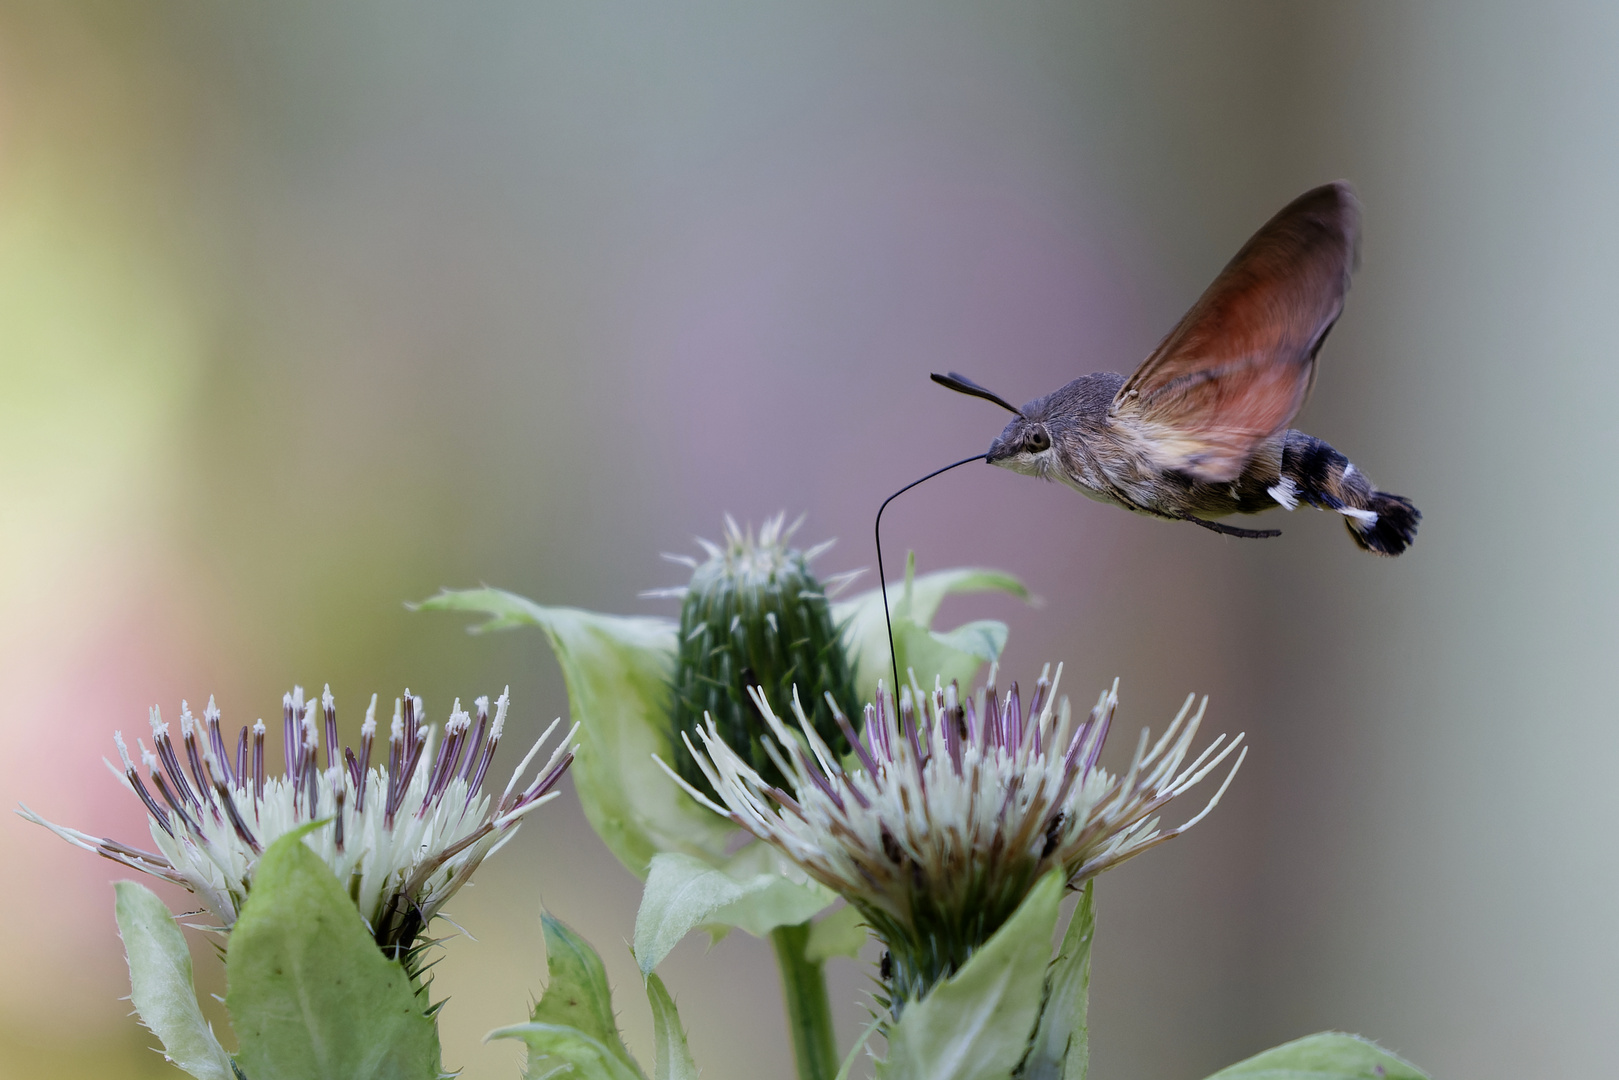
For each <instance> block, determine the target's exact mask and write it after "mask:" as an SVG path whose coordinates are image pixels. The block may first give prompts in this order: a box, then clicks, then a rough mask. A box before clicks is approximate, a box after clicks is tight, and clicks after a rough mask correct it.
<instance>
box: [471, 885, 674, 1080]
mask: <svg viewBox="0 0 1619 1080" xmlns="http://www.w3.org/2000/svg"><path fill="white" fill-rule="evenodd" d="M541 922H542V925H543V927H544V930H545V965H546V970H547V975H548V979H547V982H546V985H545V993H544V994H542V995H541V996H540V1000H539V1002H538V1003H537V1004H536V1005H535V1006H534V1011H533V1014H532V1015H531V1016H530V1018H529V1021H528V1023H526V1024H514V1025H512V1026H511V1027H505V1028H501V1029H499V1030H498V1031H492V1032H490V1033H489V1038H491V1039H521V1040H522V1041H523V1042H524V1043H525V1044H526V1045H527V1046H528V1067H527V1069H526V1070H525V1071H524V1076H526V1077H529V1078H531V1080H540V1078H541V1077H553V1076H567V1077H570V1078H572V1080H646V1074H645V1073H644V1072H642V1071H641V1067H640V1065H638V1064H637V1063H636V1061H635V1058H633V1057H632V1056H631V1055H630V1051H629V1048H628V1047H626V1046H625V1045H624V1037H623V1036H622V1035H621V1034H619V1030H618V1020H617V1018H616V1017H615V1015H614V1012H613V991H612V988H611V987H609V986H608V985H607V969H606V968H604V967H603V966H602V962H601V957H600V956H598V955H597V953H596V950H595V949H593V948H591V946H590V942H588V941H586V940H585V939H584V938H582V937H580V936H579V935H578V934H576V933H574V932H573V931H572V930H570V929H569V928H568V927H567V926H566V925H564V924H563V923H562V922H561V920H559V919H556V918H554V917H552V916H551V915H549V914H546V915H543V916H542V917H541ZM646 992H647V1000H648V1002H649V1003H650V1004H651V1006H652V1028H653V1036H654V1042H655V1045H656V1054H657V1057H656V1060H655V1061H654V1062H653V1069H652V1075H653V1077H654V1078H655V1080H696V1077H697V1066H696V1065H695V1064H694V1063H693V1062H692V1059H691V1052H690V1051H689V1050H687V1048H686V1033H685V1031H684V1030H683V1029H682V1028H681V1026H680V1014H679V1013H678V1012H676V1010H675V1003H674V1000H673V999H672V998H671V997H670V996H669V991H668V990H666V989H665V988H664V985H663V982H662V981H661V980H660V979H659V978H658V977H657V976H656V975H649V976H648V977H647V987H646Z"/></svg>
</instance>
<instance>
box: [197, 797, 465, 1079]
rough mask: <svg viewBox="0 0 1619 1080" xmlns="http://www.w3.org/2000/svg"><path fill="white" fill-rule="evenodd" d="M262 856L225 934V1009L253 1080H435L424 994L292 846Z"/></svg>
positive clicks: (312, 859) (295, 837) (323, 874)
mask: <svg viewBox="0 0 1619 1080" xmlns="http://www.w3.org/2000/svg"><path fill="white" fill-rule="evenodd" d="M309 828H311V826H306V827H305V828H304V829H301V830H298V831H296V832H292V833H288V834H287V835H286V836H283V837H282V838H281V839H279V840H277V841H276V842H275V843H274V844H272V845H270V847H269V849H268V850H267V851H265V853H264V858H263V859H262V860H261V861H260V863H259V867H258V872H257V874H256V875H255V877H254V879H253V891H252V893H251V894H250V895H249V896H248V900H247V904H246V905H245V906H244V907H243V908H242V914H241V918H239V919H238V920H237V922H236V928H235V929H234V930H232V931H231V937H230V950H229V952H228V953H227V954H226V956H225V975H226V979H227V981H228V985H229V990H228V991H227V993H226V996H225V1004H226V1006H227V1007H228V1008H229V1009H230V1014H231V1023H232V1026H234V1027H235V1029H236V1037H237V1039H238V1040H239V1042H240V1044H241V1049H240V1050H239V1051H238V1053H237V1062H238V1063H239V1064H240V1066H241V1069H242V1072H243V1073H245V1074H246V1075H247V1076H248V1077H251V1078H252V1080H437V1077H438V1076H439V1072H440V1070H439V1046H438V1030H437V1027H436V1026H435V1024H434V1022H433V1018H432V1010H431V1009H430V1008H429V1006H428V1003H427V992H426V989H425V987H422V986H418V985H415V984H413V983H412V980H411V978H410V976H409V975H408V974H407V973H406V971H405V968H404V965H403V964H401V963H399V962H398V961H396V960H388V959H385V958H384V957H383V955H382V953H381V952H380V951H379V950H378V949H377V946H376V942H374V941H373V940H372V939H371V935H370V934H369V933H367V932H366V928H365V924H364V923H363V922H362V921H361V920H360V918H359V917H358V916H357V915H356V914H355V911H354V902H353V901H352V900H350V899H349V897H348V894H347V893H345V892H344V891H343V887H342V886H341V885H339V884H338V881H337V878H335V877H333V876H332V872H331V871H330V870H329V869H327V867H326V864H325V863H323V862H322V861H321V860H320V857H319V856H317V855H316V854H315V853H314V852H313V851H311V850H309V848H308V847H307V846H306V845H305V844H304V842H303V835H302V834H303V833H304V832H307V831H308V829H309Z"/></svg>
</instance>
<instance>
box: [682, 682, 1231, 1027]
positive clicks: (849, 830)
mask: <svg viewBox="0 0 1619 1080" xmlns="http://www.w3.org/2000/svg"><path fill="white" fill-rule="evenodd" d="M1060 673H1061V669H1060V668H1059V669H1058V674H1059V677H1060ZM789 700H791V702H792V711H793V714H794V716H795V717H796V718H797V721H798V723H797V724H796V725H795V726H796V730H795V729H794V727H793V726H789V725H788V723H786V722H784V721H783V720H781V719H779V718H778V717H777V716H776V715H775V713H774V712H773V711H771V709H770V707H769V704H768V702H767V701H766V700H765V699H764V697H763V696H762V695H756V701H757V702H758V705H759V707H760V710H761V711H762V713H763V715H764V717H765V720H766V721H767V723H768V724H769V725H770V729H771V732H772V735H773V737H774V745H773V746H772V747H771V749H772V750H773V751H774V753H773V757H774V759H775V760H777V761H779V762H780V763H781V766H782V768H783V770H791V774H792V775H791V777H790V778H789V783H788V785H786V786H785V787H783V786H778V785H776V784H773V783H771V782H770V781H768V780H766V779H765V778H764V777H763V776H761V775H760V773H759V772H758V771H757V770H755V769H754V768H753V767H752V766H751V765H750V764H749V763H748V762H747V761H746V760H745V759H744V758H743V757H742V756H741V755H739V754H738V753H736V752H734V751H733V749H732V748H731V746H730V745H729V743H728V742H727V741H726V739H725V737H724V735H723V734H722V733H721V732H720V731H719V730H718V729H717V727H715V726H714V725H712V724H711V725H709V726H708V727H707V728H705V729H701V730H699V731H698V733H697V739H696V740H695V742H696V743H698V744H700V749H699V748H696V747H693V748H692V753H693V756H695V757H696V758H697V761H698V764H699V765H700V766H701V767H702V769H703V772H704V775H705V777H706V778H707V780H708V783H709V786H710V787H712V788H713V789H714V790H716V791H718V792H719V799H720V801H719V803H717V804H715V803H711V804H710V805H711V807H712V808H713V809H714V810H715V811H717V812H719V813H722V814H725V815H727V816H728V817H730V818H731V820H733V821H735V822H736V823H737V824H738V825H741V826H743V827H744V828H746V829H748V830H750V831H751V832H753V833H754V834H755V835H756V836H758V837H760V838H761V839H763V840H766V841H768V842H769V843H771V844H773V845H774V846H775V847H776V848H777V849H779V850H780V851H781V852H782V853H783V854H784V855H786V856H787V857H788V858H790V859H792V860H793V861H794V862H795V863H797V864H798V865H799V866H800V867H801V868H802V869H803V870H804V871H805V872H807V873H808V874H809V875H810V876H811V877H812V878H814V879H816V880H817V881H819V882H821V883H822V884H823V885H825V886H827V887H828V888H830V889H832V890H834V891H835V892H837V893H839V894H841V895H842V896H843V897H844V898H845V899H846V900H848V901H849V903H850V904H852V905H854V907H856V908H857V909H859V911H860V914H861V916H862V917H863V918H864V920H865V922H866V923H867V924H868V925H869V926H870V927H871V928H872V930H873V931H874V932H875V933H876V935H877V936H878V937H879V938H880V939H882V942H883V944H884V945H885V946H886V947H887V948H888V950H889V953H890V956H889V958H888V960H887V961H886V962H885V965H884V966H885V971H884V981H885V982H886V983H887V984H888V987H889V990H890V1003H891V1005H892V1007H893V1010H894V1014H895V1015H896V1016H897V1015H898V1014H899V1011H900V1009H901V1008H902V1007H903V1006H904V1003H905V1002H907V1001H915V1000H918V999H920V998H921V997H923V996H925V995H926V994H927V993H928V992H929V990H931V989H932V988H933V987H934V986H935V985H936V984H938V983H939V982H940V981H941V980H942V979H945V978H947V977H949V976H950V975H951V974H953V973H954V972H956V971H958V970H960V968H961V967H962V965H963V964H965V963H966V962H967V960H968V958H969V957H971V956H972V954H973V953H974V952H975V951H976V950H977V949H978V948H979V947H981V946H982V945H983V944H984V943H985V942H987V941H988V940H989V938H990V937H991V936H992V935H993V934H994V933H995V932H996V931H997V930H998V929H1000V927H1001V926H1002V925H1004V924H1005V923H1006V922H1007V921H1008V920H1009V919H1010V918H1011V917H1012V915H1013V913H1014V912H1015V911H1016V910H1017V909H1018V907H1019V906H1020V905H1021V904H1022V903H1023V901H1024V899H1025V898H1026V897H1027V896H1028V895H1029V893H1030V890H1032V889H1033V888H1034V886H1035V884H1036V883H1037V882H1038V881H1040V880H1041V879H1042V878H1043V877H1044V876H1045V875H1046V874H1047V873H1049V872H1050V871H1052V870H1056V869H1060V870H1061V872H1062V874H1063V876H1064V877H1065V878H1066V879H1067V881H1068V883H1069V885H1070V886H1071V887H1077V886H1079V885H1080V884H1082V883H1083V882H1085V881H1087V880H1089V879H1090V878H1093V877H1095V876H1096V875H1097V874H1100V873H1101V872H1102V871H1104V870H1107V869H1109V868H1110V867H1113V866H1116V865H1118V864H1119V863H1121V862H1123V861H1125V860H1126V859H1129V858H1131V857H1132V856H1135V855H1138V854H1140V853H1141V852H1143V851H1145V850H1147V849H1148V848H1151V847H1154V846H1156V845H1157V844H1160V843H1162V842H1163V841H1165V840H1168V839H1170V838H1171V837H1174V836H1177V835H1179V834H1180V833H1183V832H1185V831H1186V830H1187V829H1188V828H1190V827H1191V826H1192V825H1193V824H1195V823H1196V822H1197V821H1199V820H1201V819H1202V817H1203V816H1204V815H1205V814H1207V813H1208V812H1209V811H1210V810H1212V809H1213V808H1214V805H1215V803H1217V802H1218V801H1219V799H1220V796H1221V795H1222V794H1223V793H1224V792H1225V786H1226V784H1229V783H1230V781H1231V777H1232V776H1233V775H1235V773H1236V769H1237V767H1238V766H1239V765H1241V763H1242V753H1245V752H1246V751H1245V750H1242V751H1240V752H1239V748H1240V746H1241V743H1242V736H1240V735H1239V736H1238V737H1237V738H1235V739H1230V740H1228V739H1226V737H1225V736H1223V735H1222V736H1220V737H1218V738H1216V739H1215V740H1214V741H1213V742H1212V743H1211V744H1210V745H1209V746H1208V747H1206V748H1205V749H1204V750H1203V751H1202V752H1201V753H1199V754H1197V755H1195V756H1193V755H1192V754H1191V749H1192V745H1193V741H1194V740H1195V738H1196V736H1197V732H1198V728H1199V727H1200V725H1201V721H1202V718H1203V710H1202V709H1201V708H1199V709H1198V710H1197V711H1196V712H1195V713H1194V712H1193V711H1192V708H1191V706H1192V699H1191V698H1188V699H1187V703H1186V706H1185V707H1183V708H1182V710H1181V712H1180V715H1179V716H1177V717H1176V718H1175V720H1174V721H1173V722H1172V723H1171V724H1170V725H1169V728H1168V730H1167V731H1165V732H1164V734H1163V735H1162V736H1160V737H1159V738H1158V739H1157V740H1156V741H1152V740H1150V739H1149V737H1148V734H1147V732H1145V731H1143V732H1142V733H1141V739H1140V742H1139V743H1138V745H1137V748H1136V753H1135V756H1134V757H1133V758H1132V760H1131V762H1130V765H1129V767H1128V768H1127V769H1126V770H1125V771H1124V772H1123V773H1122V774H1114V773H1111V772H1109V771H1108V770H1107V769H1106V768H1104V767H1103V766H1102V765H1101V764H1099V761H1098V759H1099V757H1100V755H1101V751H1102V746H1103V743H1104V742H1105V740H1106V738H1107V734H1108V730H1109V728H1110V727H1111V726H1112V720H1113V714H1114V710H1115V709H1116V708H1117V706H1118V697H1117V695H1116V692H1115V691H1113V690H1109V691H1108V692H1106V693H1104V694H1103V695H1102V696H1101V698H1100V700H1098V702H1097V704H1096V707H1095V708H1094V709H1093V710H1092V711H1091V713H1090V715H1089V716H1088V717H1086V718H1083V719H1081V718H1079V717H1076V716H1074V715H1073V713H1072V712H1071V710H1070V708H1069V705H1068V700H1067V699H1066V698H1065V697H1062V696H1060V695H1059V694H1058V693H1057V687H1056V679H1047V678H1046V677H1045V676H1044V675H1042V677H1041V678H1040V680H1039V682H1038V683H1037V684H1036V686H1035V692H1034V694H1033V696H1032V698H1031V699H1030V701H1029V703H1028V707H1027V708H1025V707H1024V705H1023V703H1022V701H1021V699H1020V695H1019V693H1018V688H1017V685H1016V684H1015V683H1014V684H1013V686H1012V688H1011V690H1010V691H1008V692H1007V693H1006V694H1005V695H1004V696H1002V695H1000V694H998V693H997V692H996V690H995V687H994V676H993V674H992V675H991V677H990V685H989V686H987V687H985V688H984V689H982V690H980V691H979V693H977V694H976V695H971V696H966V697H962V696H960V695H958V693H957V690H956V687H955V686H954V685H952V686H950V687H936V688H935V689H934V691H933V692H932V693H931V694H924V693H923V692H922V691H921V690H920V689H919V688H918V687H916V686H915V684H914V683H913V685H912V686H911V687H909V688H907V689H906V690H904V691H903V692H902V693H901V695H900V701H899V707H898V709H897V710H896V709H895V708H894V703H893V699H892V698H890V697H887V696H886V695H884V694H883V693H882V692H881V690H879V692H878V696H877V700H876V702H875V703H874V704H872V705H868V706H867V707H866V712H865V726H864V731H863V733H862V735H863V738H862V737H857V735H856V733H855V731H854V729H853V726H852V725H851V724H850V722H849V720H848V719H847V718H846V717H844V716H843V715H842V714H835V715H834V719H835V722H837V723H838V725H839V727H840V728H841V729H842V730H843V733H844V736H845V738H846V739H847V741H848V743H849V745H850V746H851V747H852V749H853V760H852V761H850V762H847V763H846V762H845V761H844V760H843V759H842V758H841V757H840V755H837V754H835V753H833V752H832V751H831V750H830V749H829V748H828V746H827V744H826V743H825V742H824V741H823V740H822V739H821V738H820V736H819V734H818V733H817V732H816V731H815V730H814V729H813V728H812V726H811V725H810V724H809V723H808V722H807V719H806V716H805V713H804V710H803V709H802V707H801V703H800V702H801V699H798V698H790V699H789ZM1234 752H1237V760H1236V762H1235V763H1234V764H1233V765H1232V766H1231V769H1230V771H1229V772H1228V773H1227V775H1226V778H1225V781H1224V782H1223V783H1222V784H1221V786H1220V788H1219V789H1218V790H1217V791H1216V792H1215V794H1214V796H1213V798H1212V799H1210V800H1209V802H1208V804H1207V805H1206V806H1205V807H1204V808H1203V810H1202V811H1201V812H1200V813H1198V814H1196V815H1194V816H1193V817H1192V818H1191V819H1190V820H1188V821H1186V822H1184V823H1183V824H1181V825H1179V826H1177V827H1175V828H1170V829H1161V828H1160V827H1159V817H1158V814H1159V811H1161V810H1162V809H1163V808H1164V807H1165V806H1166V805H1167V804H1168V803H1169V802H1170V801H1171V800H1172V799H1174V798H1176V797H1177V796H1179V795H1181V794H1183V793H1185V792H1186V791H1187V790H1189V789H1190V788H1192V787H1194V786H1196V785H1197V784H1198V783H1199V782H1201V781H1202V780H1203V779H1204V778H1205V777H1207V776H1208V775H1209V774H1210V773H1211V772H1212V771H1214V770H1215V769H1216V768H1218V767H1219V766H1220V765H1221V763H1222V762H1223V761H1225V760H1226V759H1227V758H1228V757H1229V756H1230V755H1232V754H1233V753H1234ZM694 794H696V793H695V792H694ZM699 797H700V796H699Z"/></svg>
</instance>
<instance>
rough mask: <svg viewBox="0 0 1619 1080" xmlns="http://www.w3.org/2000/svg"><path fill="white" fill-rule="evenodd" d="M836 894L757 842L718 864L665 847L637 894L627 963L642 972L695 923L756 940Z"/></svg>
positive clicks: (805, 917) (807, 916)
mask: <svg viewBox="0 0 1619 1080" xmlns="http://www.w3.org/2000/svg"><path fill="white" fill-rule="evenodd" d="M836 899H837V897H836V896H835V895H834V894H833V893H832V892H831V890H829V889H827V888H825V887H824V886H822V885H820V884H817V883H816V882H813V881H810V880H809V879H808V878H807V877H806V876H805V875H804V873H803V871H801V870H799V869H798V868H797V867H795V866H793V865H792V864H791V863H789V862H788V861H787V860H786V859H785V858H783V857H782V856H781V855H780V854H779V853H778V852H777V851H776V850H775V848H772V847H770V846H769V845H768V844H765V843H763V842H755V843H752V844H749V845H748V846H747V847H745V848H743V849H742V850H741V851H739V852H738V853H737V854H736V855H735V856H733V857H732V858H731V859H729V860H727V861H726V863H725V864H724V865H723V866H722V867H715V866H712V865H710V864H709V863H707V862H704V861H703V860H701V859H697V858H693V857H692V856H690V855H682V854H679V853H678V852H666V853H664V854H661V855H657V856H654V857H653V859H652V866H651V870H650V872H649V873H648V874H647V879H646V889H645V890H644V891H643V892H642V893H641V908H640V910H639V911H638V912H637V913H636V916H635V960H636V963H638V964H639V965H640V966H641V972H642V974H647V973H650V972H651V971H652V969H653V968H655V967H657V966H658V965H659V964H661V963H662V962H663V958H664V957H666V956H668V955H669V953H670V951H671V950H673V949H674V947H675V946H676V945H678V944H680V940H681V939H682V938H684V937H685V936H686V935H687V934H688V933H690V932H691V931H692V930H694V929H696V928H697V927H699V926H711V925H716V924H718V925H721V926H735V927H740V928H741V929H743V930H746V931H747V932H748V933H750V934H752V935H753V936H755V937H764V936H765V935H766V934H768V933H770V931H772V930H774V929H775V928H776V927H778V926H797V925H798V924H799V923H802V922H806V921H807V920H809V919H810V918H811V917H813V916H814V915H815V914H816V913H817V912H819V911H820V910H822V909H823V908H825V907H826V906H827V905H829V904H831V903H832V902H833V901H834V900H836Z"/></svg>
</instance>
